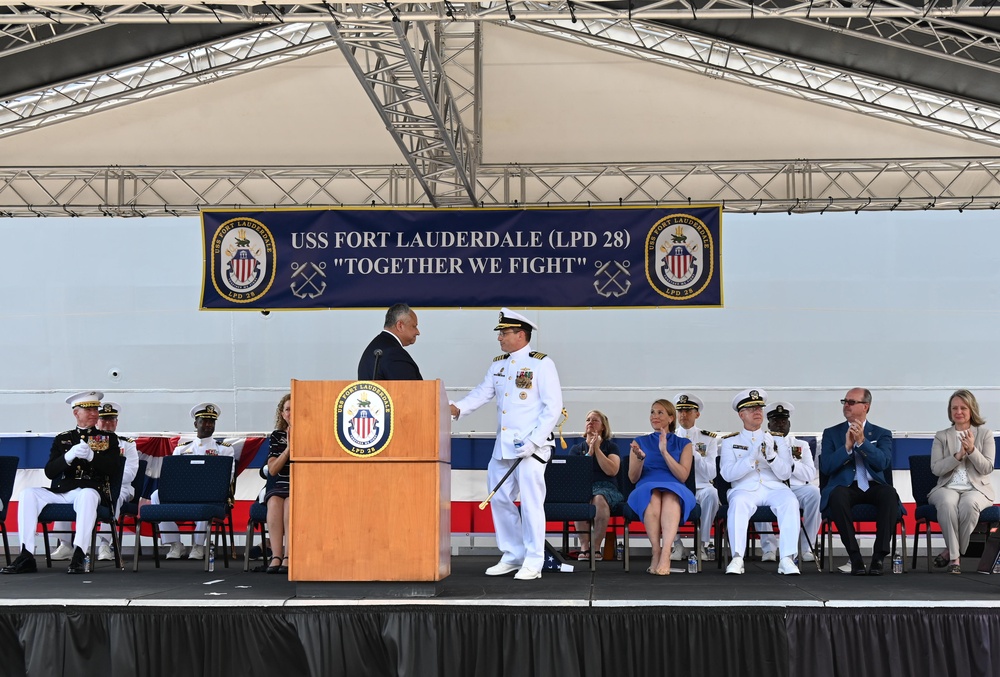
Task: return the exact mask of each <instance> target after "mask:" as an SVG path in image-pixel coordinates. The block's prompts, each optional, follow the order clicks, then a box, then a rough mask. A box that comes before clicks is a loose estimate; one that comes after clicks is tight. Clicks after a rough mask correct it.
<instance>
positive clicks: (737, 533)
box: [719, 388, 799, 574]
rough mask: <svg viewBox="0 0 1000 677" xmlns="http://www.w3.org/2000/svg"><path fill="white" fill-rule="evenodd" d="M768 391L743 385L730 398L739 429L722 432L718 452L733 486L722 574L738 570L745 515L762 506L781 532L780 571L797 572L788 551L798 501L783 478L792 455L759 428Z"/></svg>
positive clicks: (792, 550) (794, 533) (796, 535)
mask: <svg viewBox="0 0 1000 677" xmlns="http://www.w3.org/2000/svg"><path fill="white" fill-rule="evenodd" d="M766 403H767V393H766V392H765V391H763V390H761V389H760V388H752V389H750V390H744V391H743V392H741V393H739V394H738V395H737V396H736V397H734V398H733V409H734V410H735V411H736V413H737V414H738V415H739V417H740V420H741V421H743V429H742V430H741V431H740V432H738V433H733V434H732V435H727V436H726V437H725V438H723V440H722V449H721V451H720V452H719V457H720V459H721V460H720V465H719V473H720V474H721V475H722V477H723V479H725V480H726V481H727V482H729V483H730V484H731V485H732V488H731V489H730V490H729V515H728V517H727V526H726V529H727V531H728V532H729V542H730V544H731V545H732V549H733V560H732V561H731V562H730V563H729V566H728V567H726V573H727V574H742V573H743V571H744V566H743V555H744V553H745V552H746V547H747V526H748V524H749V522H750V517H751V516H752V515H753V514H754V512H756V510H757V508H758V507H759V506H762V505H766V506H769V507H770V508H771V510H773V511H774V514H775V515H776V516H777V517H778V528H779V530H780V531H781V540H780V546H781V561H780V562H779V563H778V573H779V574H798V573H799V568H798V566H796V564H795V560H794V559H793V556H794V555H795V547H796V544H797V543H798V540H799V502H798V500H797V499H796V498H795V494H793V493H792V490H791V489H789V488H788V485H786V484H785V481H786V480H788V478H789V477H791V474H792V455H791V452H790V451H789V448H788V446H787V445H782V446H780V447H779V446H778V445H776V444H775V442H774V438H773V437H771V434H770V433H767V432H764V431H763V430H761V425H762V424H763V422H764V405H765V404H766Z"/></svg>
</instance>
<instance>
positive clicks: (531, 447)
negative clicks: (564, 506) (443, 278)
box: [450, 308, 562, 581]
mask: <svg viewBox="0 0 1000 677" xmlns="http://www.w3.org/2000/svg"><path fill="white" fill-rule="evenodd" d="M537 330H538V326H537V325H535V323H534V322H532V321H531V320H529V319H528V318H526V317H524V316H523V315H521V314H519V313H515V312H513V311H511V310H508V309H507V308H504V309H503V310H501V311H500V322H499V323H498V324H497V326H496V327H494V331H497V332H499V333H498V334H497V340H498V341H499V342H500V349H501V350H502V351H503V354H502V355H499V356H497V357H495V358H494V359H493V363H492V364H491V365H490V368H489V369H487V370H486V377H485V378H484V379H483V382H482V383H480V384H479V385H478V386H476V387H475V388H474V389H473V390H472V392H470V393H469V394H468V395H466V396H465V397H464V398H462V399H461V400H459V401H458V402H451V403H450V404H451V415H452V416H453V417H454V418H455V419H459V418H461V417H463V416H467V415H468V414H471V413H472V412H474V411H475V410H476V409H478V408H479V407H481V406H483V405H484V404H486V403H487V402H489V401H490V400H492V399H494V398H496V403H497V433H496V444H495V445H494V447H493V457H492V458H491V459H490V464H489V468H488V470H487V483H488V487H487V490H488V491H489V490H490V489H492V488H493V487H494V486H496V483H497V482H499V481H500V479H501V478H502V477H503V476H504V474H506V472H507V471H508V470H509V469H510V468H511V466H513V465H514V463H515V462H516V461H517V460H518V459H521V462H520V463H519V464H518V466H517V468H516V469H515V470H514V472H513V473H512V474H511V476H510V477H508V478H507V481H506V482H504V484H503V485H502V486H501V487H500V488H499V490H498V491H497V493H496V496H494V498H493V501H492V506H493V524H494V527H495V528H496V533H497V546H498V547H499V548H500V550H501V551H502V552H503V556H502V557H501V558H500V561H499V562H498V563H497V564H495V565H493V566H491V567H490V568H489V569H487V570H486V574H487V575H488V576H502V575H504V574H508V573H511V572H513V571H516V572H517V573H516V574H515V575H514V578H515V579H517V580H522V581H523V580H532V579H535V578H541V577H542V564H543V563H544V561H545V512H544V509H543V507H542V504H543V503H544V502H545V465H546V463H548V460H549V456H550V455H551V454H552V447H553V437H552V431H553V429H555V427H556V424H557V422H558V421H559V417H560V415H561V413H562V388H561V386H560V385H559V374H558V372H557V371H556V365H555V363H554V362H553V361H552V358H550V357H548V356H547V355H546V354H545V353H539V352H535V351H533V350H532V349H531V346H530V345H529V342H530V341H531V332H532V331H537ZM518 494H520V496H521V509H520V511H518V508H517V506H516V505H515V504H514V501H515V499H516V498H517V496H518Z"/></svg>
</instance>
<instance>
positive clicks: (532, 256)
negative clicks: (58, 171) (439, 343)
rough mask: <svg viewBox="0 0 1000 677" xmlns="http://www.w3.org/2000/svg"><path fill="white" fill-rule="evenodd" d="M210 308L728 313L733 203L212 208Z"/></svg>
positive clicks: (207, 225)
mask: <svg viewBox="0 0 1000 677" xmlns="http://www.w3.org/2000/svg"><path fill="white" fill-rule="evenodd" d="M202 234H203V237H204V246H205V249H204V251H205V259H204V283H203V291H202V300H201V307H202V308H203V309H211V310H280V309H310V308H385V307H388V306H389V305H391V304H393V303H396V302H398V301H404V302H406V303H409V304H410V305H412V306H416V307H420V308H454V307H463V308H476V307H483V308H497V307H500V306H514V307H531V308H602V307H614V308H623V307H631V308H637V307H639V308H654V307H720V306H722V268H721V263H722V255H721V235H722V209H721V208H720V207H719V206H718V205H715V206H690V207H683V208H613V209H471V210H430V209H412V210H406V209H403V210H380V209H303V210H273V211H271V210H260V211H238V212H234V211H212V210H206V211H204V212H202Z"/></svg>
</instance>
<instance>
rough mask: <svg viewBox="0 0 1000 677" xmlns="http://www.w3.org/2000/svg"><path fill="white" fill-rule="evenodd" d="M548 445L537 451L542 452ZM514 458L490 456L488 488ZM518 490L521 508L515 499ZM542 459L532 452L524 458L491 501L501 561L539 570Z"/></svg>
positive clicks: (541, 560) (541, 558) (542, 556)
mask: <svg viewBox="0 0 1000 677" xmlns="http://www.w3.org/2000/svg"><path fill="white" fill-rule="evenodd" d="M546 451H550V450H547V449H541V450H539V451H537V452H536V453H537V454H538V455H539V456H542V454H543V453H545V452H546ZM516 460H517V459H506V458H504V459H499V460H497V459H495V458H491V459H490V465H489V468H488V469H487V472H486V475H487V480H486V481H487V483H488V484H489V489H488V490H489V491H491V490H492V489H493V487H495V486H496V484H497V482H499V481H500V479H501V478H502V477H503V476H504V474H505V473H506V472H507V471H508V470H510V467H511V466H512V465H513V464H514V462H515V461H516ZM519 493H520V495H521V510H520V512H518V509H517V506H516V505H514V499H515V498H516V497H517V495H518V494H519ZM543 503H545V463H540V462H539V461H538V460H537V459H536V458H534V457H533V456H529V457H527V458H525V459H524V460H523V461H521V463H520V464H519V465H518V466H517V469H516V470H515V471H514V472H513V473H512V474H511V476H510V477H508V478H507V481H506V482H504V483H503V485H501V487H500V489H498V490H497V493H496V496H494V497H493V500H492V501H491V502H490V505H491V506H492V507H493V527H494V529H495V530H496V534H497V547H498V548H500V551H501V552H502V553H503V557H501V558H500V561H501V562H503V563H504V564H512V565H515V566H525V567H528V568H530V569H534V570H535V571H541V570H542V565H543V564H544V563H545V508H544V507H543Z"/></svg>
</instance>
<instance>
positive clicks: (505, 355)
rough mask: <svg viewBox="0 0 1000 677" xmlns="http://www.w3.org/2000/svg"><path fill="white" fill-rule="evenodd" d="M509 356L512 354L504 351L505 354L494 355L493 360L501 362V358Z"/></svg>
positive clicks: (504, 358)
mask: <svg viewBox="0 0 1000 677" xmlns="http://www.w3.org/2000/svg"><path fill="white" fill-rule="evenodd" d="M508 357H510V354H508V353H504V354H503V355H497V356H496V357H494V358H493V361H494V362H499V361H500V360H506V359H507V358H508Z"/></svg>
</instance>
